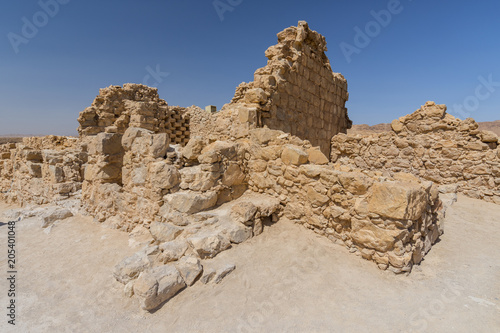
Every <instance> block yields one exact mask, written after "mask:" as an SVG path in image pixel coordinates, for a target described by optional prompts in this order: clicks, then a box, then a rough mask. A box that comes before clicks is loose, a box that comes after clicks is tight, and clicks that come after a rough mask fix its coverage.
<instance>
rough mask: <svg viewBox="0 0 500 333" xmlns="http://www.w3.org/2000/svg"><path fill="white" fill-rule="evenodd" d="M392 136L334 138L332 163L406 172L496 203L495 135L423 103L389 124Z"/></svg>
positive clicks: (499, 174) (499, 172) (498, 152)
mask: <svg viewBox="0 0 500 333" xmlns="http://www.w3.org/2000/svg"><path fill="white" fill-rule="evenodd" d="M391 126H392V131H391V132H386V133H380V134H374V135H369V136H359V135H356V136H349V135H337V136H335V137H334V138H333V139H332V161H334V162H338V163H340V164H343V165H354V166H356V167H359V168H362V169H366V170H381V171H385V172H386V173H387V174H389V175H390V174H392V173H394V172H407V173H412V174H414V175H416V176H419V177H422V178H423V179H427V180H431V181H433V182H435V183H436V184H439V185H449V186H451V187H458V191H459V192H461V193H463V194H465V195H468V196H470V197H473V198H477V199H483V200H486V201H489V202H494V203H497V204H500V148H499V140H498V137H497V135H496V134H494V133H493V132H489V131H480V130H478V125H477V123H476V122H475V121H474V120H473V119H471V118H469V119H466V120H463V121H462V120H460V119H457V118H455V117H453V116H452V115H450V114H447V113H446V106H445V105H436V104H435V103H434V102H427V103H426V104H425V105H424V106H422V107H421V108H420V109H419V110H417V111H415V112H414V113H413V114H410V115H407V116H405V117H401V118H399V119H396V120H394V121H393V122H392V124H391Z"/></svg>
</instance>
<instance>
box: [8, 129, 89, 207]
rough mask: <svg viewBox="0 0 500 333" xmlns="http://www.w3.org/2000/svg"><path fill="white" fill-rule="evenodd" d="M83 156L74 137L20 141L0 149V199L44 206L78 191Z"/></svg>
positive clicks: (84, 155)
mask: <svg viewBox="0 0 500 333" xmlns="http://www.w3.org/2000/svg"><path fill="white" fill-rule="evenodd" d="M86 162H87V155H86V153H85V152H83V151H82V150H81V147H80V145H79V141H78V139H77V138H68V137H58V136H46V137H33V138H23V142H22V143H17V144H6V145H1V146H0V198H1V199H2V200H5V201H8V202H16V203H19V204H21V205H23V204H27V203H36V204H44V203H48V202H53V201H57V200H61V199H67V198H68V197H71V196H74V195H76V194H77V193H79V191H80V190H81V183H82V178H83V172H82V165H83V164H84V163H86Z"/></svg>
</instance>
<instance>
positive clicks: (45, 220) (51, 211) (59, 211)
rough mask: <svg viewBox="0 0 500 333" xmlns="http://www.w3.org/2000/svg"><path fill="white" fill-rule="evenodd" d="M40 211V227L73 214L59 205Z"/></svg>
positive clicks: (45, 226)
mask: <svg viewBox="0 0 500 333" xmlns="http://www.w3.org/2000/svg"><path fill="white" fill-rule="evenodd" d="M40 213H41V214H40V218H41V220H42V228H47V227H48V226H50V225H52V224H53V223H54V222H56V221H60V220H64V219H66V218H68V217H71V216H73V213H71V211H70V210H69V209H66V208H60V207H49V208H47V209H45V210H44V211H42V212H40Z"/></svg>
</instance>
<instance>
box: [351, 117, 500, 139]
mask: <svg viewBox="0 0 500 333" xmlns="http://www.w3.org/2000/svg"><path fill="white" fill-rule="evenodd" d="M477 124H478V125H479V129H480V130H483V131H491V132H493V133H495V134H496V135H498V136H500V120H495V121H483V122H478V123H477ZM387 131H391V124H386V123H381V124H377V125H372V126H370V125H367V124H354V125H352V128H351V129H349V130H347V133H348V134H362V135H367V134H374V133H381V132H387Z"/></svg>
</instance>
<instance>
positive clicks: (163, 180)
mask: <svg viewBox="0 0 500 333" xmlns="http://www.w3.org/2000/svg"><path fill="white" fill-rule="evenodd" d="M149 181H150V182H151V185H152V186H153V187H154V188H157V189H164V190H169V189H171V188H174V187H176V186H177V185H179V184H180V182H181V174H180V173H179V170H177V168H176V167H174V166H173V165H169V164H167V163H166V162H165V161H159V162H154V163H151V164H150V165H149Z"/></svg>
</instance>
